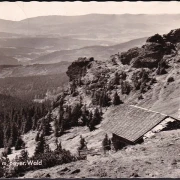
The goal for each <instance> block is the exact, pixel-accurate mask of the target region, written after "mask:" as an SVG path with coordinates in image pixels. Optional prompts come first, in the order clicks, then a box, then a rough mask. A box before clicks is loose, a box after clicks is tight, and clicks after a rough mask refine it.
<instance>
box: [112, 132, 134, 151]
mask: <svg viewBox="0 0 180 180" xmlns="http://www.w3.org/2000/svg"><path fill="white" fill-rule="evenodd" d="M111 141H112V145H113V147H114V149H115V150H116V151H117V150H120V149H122V148H123V147H125V146H127V145H130V144H133V143H132V142H131V141H128V140H126V139H124V138H122V137H120V136H118V135H116V134H112V139H111Z"/></svg>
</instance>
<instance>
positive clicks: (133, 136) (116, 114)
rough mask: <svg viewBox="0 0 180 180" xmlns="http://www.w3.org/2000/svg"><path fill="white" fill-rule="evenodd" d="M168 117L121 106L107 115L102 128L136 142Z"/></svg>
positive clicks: (138, 108)
mask: <svg viewBox="0 0 180 180" xmlns="http://www.w3.org/2000/svg"><path fill="white" fill-rule="evenodd" d="M166 117H167V115H166V114H162V113H158V112H155V111H151V110H148V109H144V108H141V107H137V106H132V105H130V106H127V105H119V106H115V107H112V108H111V109H110V111H109V113H108V112H107V114H106V118H107V122H106V123H104V124H103V125H102V128H103V129H104V130H106V131H108V132H111V133H114V134H116V135H118V136H120V137H122V138H124V139H126V140H128V141H131V142H135V141H136V140H138V139H139V138H140V137H142V136H143V135H144V134H146V133H147V132H148V131H150V130H151V129H152V128H154V127H155V126H156V125H157V124H159V123H160V122H161V121H163V120H164V119H165V118H166Z"/></svg>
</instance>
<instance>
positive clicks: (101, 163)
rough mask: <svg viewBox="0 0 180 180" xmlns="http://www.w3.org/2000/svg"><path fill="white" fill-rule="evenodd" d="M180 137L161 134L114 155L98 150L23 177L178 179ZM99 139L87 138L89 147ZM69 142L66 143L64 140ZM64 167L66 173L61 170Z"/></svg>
mask: <svg viewBox="0 0 180 180" xmlns="http://www.w3.org/2000/svg"><path fill="white" fill-rule="evenodd" d="M94 134H95V132H94ZM70 135H72V134H69V136H68V137H69V138H70V137H71V136H70ZM73 135H74V133H73ZM66 136H67V135H66ZM179 136H180V130H173V131H166V132H160V133H158V134H156V135H155V136H154V137H152V138H150V139H148V140H146V141H145V143H144V144H140V145H135V146H128V147H127V148H125V149H123V150H121V151H119V152H117V153H111V154H110V155H106V156H104V155H103V154H102V151H101V153H100V155H95V156H91V155H88V159H87V160H84V161H78V162H74V163H70V164H65V165H61V166H55V167H53V168H49V169H43V170H37V171H33V172H28V173H26V175H25V176H24V177H25V178H41V177H44V176H45V175H46V174H49V175H50V176H51V177H52V178H58V177H61V178H75V177H76V178H82V177H111V178H122V177H131V176H133V173H134V174H135V173H136V174H138V176H139V177H156V178H157V177H158V178H160V177H171V178H174V177H180V175H179V167H180V156H179V154H180V141H179ZM98 137H99V138H100V133H99V135H97V134H96V135H95V136H89V137H88V138H86V139H87V140H88V142H89V144H88V146H90V145H91V141H92V140H93V141H94V138H96V139H95V142H96V140H97V138H98ZM62 139H63V137H62ZM76 139H77V138H76ZM74 141H75V138H74V140H73V142H74ZM75 142H76V141H75ZM68 143H69V141H67V144H68ZM93 144H94V142H93ZM66 167H67V168H68V169H67V171H64V172H63V171H61V170H62V169H64V168H66ZM77 169H80V172H79V173H77V174H72V172H73V171H74V170H77Z"/></svg>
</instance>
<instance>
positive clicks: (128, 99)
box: [67, 29, 180, 117]
mask: <svg viewBox="0 0 180 180" xmlns="http://www.w3.org/2000/svg"><path fill="white" fill-rule="evenodd" d="M179 42H180V29H176V30H172V31H171V32H170V33H168V34H166V35H163V36H161V35H159V34H155V35H154V36H152V37H149V38H148V39H147V41H146V43H145V44H144V45H143V46H142V47H141V48H136V47H135V48H132V49H130V50H128V51H126V52H123V53H121V54H116V55H112V56H111V58H110V60H109V61H107V62H99V61H96V60H93V61H92V59H87V58H80V59H79V60H77V61H74V62H73V63H72V64H71V66H70V67H69V68H68V71H67V75H68V76H69V79H70V83H71V84H73V83H74V90H76V92H77V93H76V94H77V95H76V96H75V98H76V99H78V98H79V97H80V96H81V97H83V98H82V102H83V104H86V105H88V106H87V107H94V106H96V105H97V104H94V103H93V99H94V98H95V96H98V95H97V94H98V93H99V95H101V93H102V92H106V93H107V94H108V96H109V98H110V101H111V102H110V104H109V105H111V104H112V99H113V94H114V93H115V92H116V91H117V92H118V94H119V96H120V98H121V99H122V101H123V102H124V103H133V104H140V105H142V106H147V107H148V108H150V107H151V108H153V107H154V104H156V106H155V107H157V110H159V109H161V111H162V112H164V113H167V114H169V115H174V116H176V117H177V110H178V100H177V99H179V96H178V93H179V92H180V89H179V86H178V83H179V81H180V79H179V61H180V60H179ZM169 78H172V79H173V82H169V80H168V79H169ZM71 88H72V86H71V85H70V87H69V89H71ZM175 88H176V89H175ZM164 94H168V95H167V96H164ZM172 94H173V95H172ZM69 95H70V96H71V93H70V91H69ZM155 97H156V98H155ZM167 99H171V100H170V101H169V102H168V103H167V102H166V100H167ZM158 101H159V103H157V102H158ZM163 102H165V104H164V103H163ZM171 102H172V104H173V105H174V108H175V109H174V110H168V109H166V108H160V107H162V106H164V107H167V106H166V104H169V103H171ZM154 110H156V108H155V109H154Z"/></svg>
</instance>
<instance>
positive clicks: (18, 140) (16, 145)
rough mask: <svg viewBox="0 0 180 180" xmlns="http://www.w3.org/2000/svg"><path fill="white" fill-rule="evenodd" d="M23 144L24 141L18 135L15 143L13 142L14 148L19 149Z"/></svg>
mask: <svg viewBox="0 0 180 180" xmlns="http://www.w3.org/2000/svg"><path fill="white" fill-rule="evenodd" d="M24 146H25V143H24V141H23V140H22V138H21V136H19V137H18V139H17V141H16V144H15V150H19V149H21V148H23V147H24Z"/></svg>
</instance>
